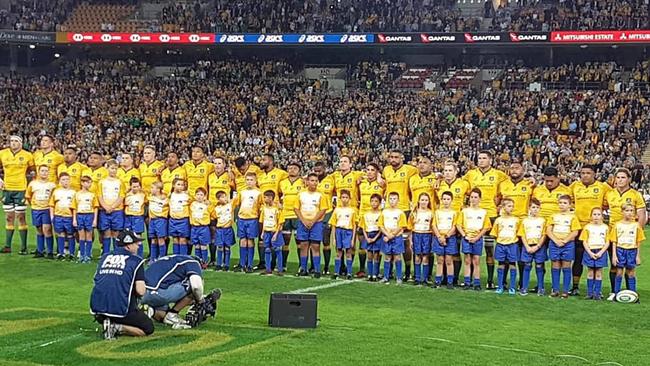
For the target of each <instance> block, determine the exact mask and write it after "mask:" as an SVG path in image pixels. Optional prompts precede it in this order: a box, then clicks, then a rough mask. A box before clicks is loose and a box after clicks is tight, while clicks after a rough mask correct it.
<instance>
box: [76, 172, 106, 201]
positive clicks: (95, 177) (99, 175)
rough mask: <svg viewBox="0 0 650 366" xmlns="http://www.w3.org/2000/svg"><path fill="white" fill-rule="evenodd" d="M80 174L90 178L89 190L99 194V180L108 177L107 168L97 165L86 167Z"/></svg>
mask: <svg viewBox="0 0 650 366" xmlns="http://www.w3.org/2000/svg"><path fill="white" fill-rule="evenodd" d="M81 175H82V176H86V177H90V179H92V184H91V185H90V191H91V192H93V193H95V194H99V182H100V181H102V180H103V179H105V178H107V177H108V169H106V168H104V167H103V166H102V167H99V168H97V169H93V168H89V167H88V168H86V169H84V170H83V172H82V173H81Z"/></svg>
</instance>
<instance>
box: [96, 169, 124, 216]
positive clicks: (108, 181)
mask: <svg viewBox="0 0 650 366" xmlns="http://www.w3.org/2000/svg"><path fill="white" fill-rule="evenodd" d="M125 194H126V190H125V189H124V185H123V184H122V181H121V180H119V179H117V178H111V177H106V178H104V179H102V180H100V181H99V185H98V186H97V198H98V199H103V200H104V202H105V203H106V204H108V205H112V204H114V203H115V202H117V201H118V200H120V199H123V198H124V196H125ZM122 209H124V202H122V203H121V204H120V205H119V206H117V207H116V210H122Z"/></svg>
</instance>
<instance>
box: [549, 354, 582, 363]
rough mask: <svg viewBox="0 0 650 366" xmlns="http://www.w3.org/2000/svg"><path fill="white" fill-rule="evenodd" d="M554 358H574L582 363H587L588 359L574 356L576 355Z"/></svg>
mask: <svg viewBox="0 0 650 366" xmlns="http://www.w3.org/2000/svg"><path fill="white" fill-rule="evenodd" d="M555 357H561V358H575V359H578V360H582V361H585V362H589V360H588V359H586V358H584V357H580V356H576V355H556V356H555Z"/></svg>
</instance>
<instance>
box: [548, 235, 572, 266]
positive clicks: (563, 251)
mask: <svg viewBox="0 0 650 366" xmlns="http://www.w3.org/2000/svg"><path fill="white" fill-rule="evenodd" d="M548 242H549V244H548V256H549V258H550V259H551V261H555V262H557V261H565V262H569V261H573V260H575V258H576V248H575V242H573V241H570V242H568V243H566V244H565V245H564V246H563V247H560V246H558V245H557V244H555V242H553V240H549V241H548Z"/></svg>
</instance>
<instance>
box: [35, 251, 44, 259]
mask: <svg viewBox="0 0 650 366" xmlns="http://www.w3.org/2000/svg"><path fill="white" fill-rule="evenodd" d="M44 257H45V255H44V254H43V253H38V252H36V253H35V254H34V257H33V258H44Z"/></svg>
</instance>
